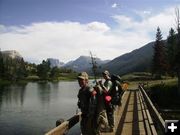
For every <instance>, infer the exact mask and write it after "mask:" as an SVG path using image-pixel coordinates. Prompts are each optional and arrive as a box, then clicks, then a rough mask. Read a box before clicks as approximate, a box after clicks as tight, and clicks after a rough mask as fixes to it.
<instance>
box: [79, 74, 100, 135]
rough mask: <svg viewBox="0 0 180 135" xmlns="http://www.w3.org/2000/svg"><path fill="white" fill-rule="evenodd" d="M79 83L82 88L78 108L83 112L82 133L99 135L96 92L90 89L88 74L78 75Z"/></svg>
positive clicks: (84, 134)
mask: <svg viewBox="0 0 180 135" xmlns="http://www.w3.org/2000/svg"><path fill="white" fill-rule="evenodd" d="M78 83H79V86H80V87H81V88H80V90H79V93H78V107H79V108H80V109H81V112H82V120H81V122H80V126H81V132H82V134H83V135H97V117H96V99H95V96H96V92H95V91H94V90H93V89H91V88H90V87H89V84H88V74H87V73H86V72H82V73H80V74H79V75H78Z"/></svg>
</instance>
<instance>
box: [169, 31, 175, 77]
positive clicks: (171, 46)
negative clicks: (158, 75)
mask: <svg viewBox="0 0 180 135" xmlns="http://www.w3.org/2000/svg"><path fill="white" fill-rule="evenodd" d="M176 38H177V36H176V33H175V30H174V29H173V28H171V29H170V31H169V36H168V38H167V62H168V72H169V73H170V74H171V75H173V76H174V63H175V51H176Z"/></svg>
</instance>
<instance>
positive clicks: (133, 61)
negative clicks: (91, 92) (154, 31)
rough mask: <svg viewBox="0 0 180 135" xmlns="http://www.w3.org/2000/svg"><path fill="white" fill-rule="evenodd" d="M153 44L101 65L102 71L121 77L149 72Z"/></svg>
mask: <svg viewBox="0 0 180 135" xmlns="http://www.w3.org/2000/svg"><path fill="white" fill-rule="evenodd" d="M153 45H154V42H150V43H148V44H146V45H145V46H143V47H141V48H139V49H136V50H133V51H132V52H130V53H126V54H124V55H121V56H119V57H117V58H115V59H113V60H112V61H110V62H108V63H106V64H104V65H102V69H103V70H105V69H107V70H109V71H110V72H111V73H113V74H119V75H123V74H126V73H130V72H141V71H149V70H150V68H151V62H152V56H153Z"/></svg>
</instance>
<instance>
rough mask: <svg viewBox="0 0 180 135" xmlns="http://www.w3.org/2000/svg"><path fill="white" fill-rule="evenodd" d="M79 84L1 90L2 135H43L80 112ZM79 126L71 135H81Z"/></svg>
mask: <svg viewBox="0 0 180 135" xmlns="http://www.w3.org/2000/svg"><path fill="white" fill-rule="evenodd" d="M78 89H79V86H78V82H77V81H72V82H57V83H51V82H48V83H32V82H30V83H27V84H26V85H10V86H6V87H3V88H0V134H1V135H42V134H44V133H46V132H47V131H49V130H50V129H52V128H53V127H55V123H56V120H58V119H59V118H64V119H68V118H70V117H71V116H73V115H74V114H75V112H76V109H77V93H78ZM79 132H80V131H79V124H77V125H76V126H75V127H74V128H73V129H72V130H70V132H69V135H73V134H80V133H79Z"/></svg>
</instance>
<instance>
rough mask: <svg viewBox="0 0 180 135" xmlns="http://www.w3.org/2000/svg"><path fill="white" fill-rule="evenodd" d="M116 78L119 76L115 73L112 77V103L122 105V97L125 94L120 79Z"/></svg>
mask: <svg viewBox="0 0 180 135" xmlns="http://www.w3.org/2000/svg"><path fill="white" fill-rule="evenodd" d="M116 78H117V76H115V75H113V76H112V77H111V81H112V89H111V96H112V101H111V103H112V104H113V105H121V97H122V94H123V90H122V87H121V85H120V82H119V80H117V79H116Z"/></svg>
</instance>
